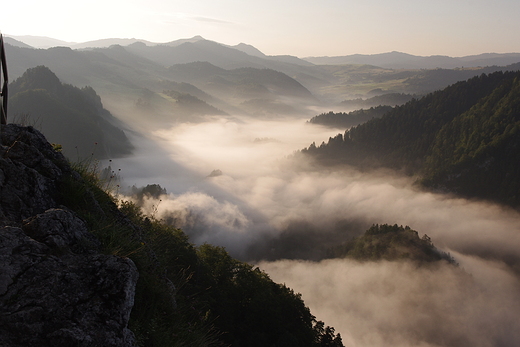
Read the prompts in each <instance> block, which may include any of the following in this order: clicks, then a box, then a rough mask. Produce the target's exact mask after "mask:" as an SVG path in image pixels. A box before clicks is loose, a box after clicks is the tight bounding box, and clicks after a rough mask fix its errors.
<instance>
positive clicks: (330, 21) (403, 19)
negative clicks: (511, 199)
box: [0, 0, 520, 57]
mask: <svg viewBox="0 0 520 347" xmlns="http://www.w3.org/2000/svg"><path fill="white" fill-rule="evenodd" d="M1 10H2V22H1V27H0V30H1V32H2V33H4V34H10V35H36V36H48V37H52V38H57V39H61V40H65V41H74V42H84V41H90V40H96V39H102V38H112V37H118V38H140V39H145V40H149V41H153V42H169V41H174V40H177V39H181V38H189V37H193V36H195V35H201V36H203V37H204V38H206V39H209V40H214V41H217V42H220V43H225V44H229V45H235V44H238V43H240V42H244V43H248V44H251V45H253V46H255V47H257V48H258V49H260V50H261V51H262V52H264V53H266V54H269V55H277V54H290V55H296V56H299V57H306V56H322V55H329V56H334V55H347V54H354V53H361V54H374V53H383V52H389V51H401V52H406V53H410V54H416V55H435V54H440V55H450V56H463V55H471V54H478V53H484V52H496V53H506V52H520V40H519V38H520V34H519V33H520V21H519V20H518V17H519V15H520V1H518V0H494V1H490V0H435V1H433V0H356V1H352V0H324V1H315V0H298V1H295V0H294V1H293V0H262V1H258V0H253V1H242V0H220V1H214V0H196V1H185V0H183V1H179V0H167V1H166V0H146V1H145V0H103V1H101V0H91V1H68V0H67V1H66V0H48V1H39V0H38V1H36V0H26V1H9V2H6V3H4V4H3V5H2V7H1Z"/></svg>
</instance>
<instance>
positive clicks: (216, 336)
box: [0, 124, 343, 347]
mask: <svg viewBox="0 0 520 347" xmlns="http://www.w3.org/2000/svg"><path fill="white" fill-rule="evenodd" d="M1 140H2V146H1V148H0V151H1V152H2V153H1V154H2V155H1V156H0V173H1V175H0V176H1V178H2V179H1V180H0V229H1V232H0V250H1V252H0V345H2V346H5V347H22V346H24V347H33V346H34V347H36V346H43V347H46V346H113V347H123V346H125V347H127V346H128V347H129V346H135V345H139V346H171V345H180V346H186V345H189V346H201V347H202V346H211V345H214V346H221V345H227V346H237V347H238V346H258V347H263V346H322V345H323V344H324V343H325V342H327V341H329V344H328V346H333V347H342V346H343V344H342V342H341V337H340V336H339V334H338V335H335V334H334V329H332V328H330V327H325V326H324V324H323V322H320V321H316V319H315V317H314V316H312V314H311V313H310V311H309V309H308V308H307V307H306V306H305V304H304V303H303V301H302V299H301V296H300V295H299V294H296V293H294V291H292V290H291V289H290V288H288V287H286V286H285V285H280V284H277V283H275V282H273V281H272V280H271V279H270V278H269V276H268V275H267V274H266V273H264V272H262V271H260V270H259V269H258V268H254V267H253V266H251V265H249V264H246V263H243V262H241V261H238V260H235V259H233V258H232V257H231V256H230V255H229V254H228V253H227V252H226V251H225V250H224V249H223V248H220V247H214V246H211V245H208V244H205V245H203V246H200V247H195V246H194V245H193V244H191V243H190V242H189V240H188V238H187V236H186V235H185V234H184V233H183V232H182V231H181V230H179V229H175V228H173V227H170V226H167V225H165V224H163V223H161V222H160V221H158V220H156V219H154V218H153V217H149V216H145V215H144V214H143V213H142V212H141V211H140V209H139V208H138V207H137V206H136V205H135V204H132V203H130V202H120V205H119V207H118V205H116V201H115V199H114V198H113V197H111V196H110V195H108V194H107V193H106V191H105V190H104V189H107V188H106V185H105V184H104V183H102V182H100V180H99V178H98V176H97V175H96V172H95V171H93V169H92V168H90V167H88V166H81V165H79V166H76V170H77V171H76V170H75V169H72V168H71V167H70V166H69V164H68V162H67V161H66V159H65V158H64V156H63V155H62V154H61V153H59V152H56V151H55V150H54V149H53V147H52V146H51V145H50V144H49V143H48V142H47V141H46V139H45V138H44V137H43V135H42V134H41V133H39V132H38V131H37V130H35V129H34V128H33V127H21V126H18V125H14V124H8V125H6V126H3V128H2V139H1ZM332 342H333V343H332Z"/></svg>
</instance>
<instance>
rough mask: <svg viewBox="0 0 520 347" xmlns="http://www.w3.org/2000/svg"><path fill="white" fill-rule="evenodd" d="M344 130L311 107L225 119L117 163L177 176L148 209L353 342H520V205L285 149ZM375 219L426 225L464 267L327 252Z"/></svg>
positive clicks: (142, 180) (140, 182)
mask: <svg viewBox="0 0 520 347" xmlns="http://www.w3.org/2000/svg"><path fill="white" fill-rule="evenodd" d="M337 132H338V131H337V130H331V129H327V128H323V127H319V126H315V125H311V124H306V123H305V120H301V119H300V120H295V119H279V120H254V119H251V118H242V119H239V118H236V117H235V118H215V119H213V120H211V121H208V122H205V123H198V124H181V125H177V126H173V127H171V128H170V129H161V130H156V131H154V132H153V133H152V134H151V135H150V136H149V137H148V138H145V137H138V136H136V137H135V138H134V143H135V144H136V147H137V148H138V150H137V152H136V155H135V156H134V157H132V158H126V159H118V160H116V161H114V162H113V163H112V164H111V165H112V167H113V168H121V176H122V178H123V183H122V185H124V186H131V185H136V186H138V187H139V186H145V185H147V184H160V185H161V186H162V187H164V188H166V190H167V191H168V194H167V195H163V196H161V197H159V199H154V198H145V201H144V207H145V209H147V211H148V212H149V213H151V214H153V215H154V216H155V217H158V218H161V219H164V220H165V221H167V222H169V223H172V224H173V225H175V226H177V227H180V228H182V229H183V230H184V231H185V232H186V233H187V234H188V235H190V239H191V241H192V242H194V243H196V244H201V243H204V242H209V243H212V244H215V245H220V246H224V247H225V248H226V249H227V250H228V251H229V252H230V253H231V254H232V255H233V256H235V257H237V258H239V259H243V260H247V261H251V262H255V263H257V264H259V266H260V267H261V268H262V269H264V270H265V271H266V272H267V273H268V274H269V275H270V276H271V277H272V278H273V279H274V280H275V281H277V282H281V283H286V284H287V285H288V286H290V287H291V288H293V289H294V290H295V291H297V292H301V293H302V295H303V299H304V300H305V302H306V303H307V305H309V307H310V308H311V312H312V313H313V314H314V315H316V316H317V318H318V319H320V320H323V321H325V322H326V324H328V325H331V326H334V327H335V328H336V331H337V332H340V333H341V335H342V337H343V339H344V343H345V345H346V346H388V345H392V346H513V345H520V329H519V328H520V295H519V294H520V282H519V277H518V274H519V273H520V266H519V264H520V251H519V249H520V215H519V213H518V212H517V211H514V210H510V209H506V208H502V207H500V206H497V205H493V204H489V203H484V202H478V201H468V200H465V199H460V198H456V197H452V196H446V195H439V194H434V193H430V192H424V191H420V190H419V189H418V188H417V187H415V186H414V184H413V179H412V178H409V177H402V176H399V175H397V174H395V173H391V172H387V171H384V170H380V171H377V172H371V173H366V172H359V171H357V170H355V169H352V168H347V167H344V168H340V169H334V170H332V169H321V170H318V169H316V168H313V167H312V165H310V164H309V163H304V162H301V161H299V162H296V160H295V159H294V158H289V159H288V158H287V157H288V156H290V155H291V154H292V153H293V152H294V151H295V150H298V149H301V148H303V147H306V146H308V145H309V144H310V143H312V142H316V143H317V144H319V143H321V142H322V141H326V140H327V139H328V138H329V136H334V135H336V134H337ZM375 223H379V224H382V223H388V224H399V225H409V226H410V227H411V228H413V229H415V230H417V231H418V232H419V233H420V234H427V235H428V236H430V237H431V239H432V241H433V243H434V245H435V246H436V247H438V248H440V249H442V250H443V251H446V252H450V253H451V254H452V255H453V256H454V257H455V259H456V261H457V262H459V263H460V266H459V267H456V266H453V265H449V264H447V263H440V264H437V265H432V266H428V267H418V266H416V265H414V264H411V263H408V262H372V263H359V262H354V261H351V260H339V259H329V260H323V257H324V254H325V252H326V250H327V249H328V248H329V247H331V246H334V245H337V244H338V243H340V242H343V241H346V240H348V239H349V238H351V237H353V236H357V235H360V234H361V233H363V232H364V231H365V230H366V229H367V228H368V227H370V226H371V225H372V224H375ZM309 260H313V261H309Z"/></svg>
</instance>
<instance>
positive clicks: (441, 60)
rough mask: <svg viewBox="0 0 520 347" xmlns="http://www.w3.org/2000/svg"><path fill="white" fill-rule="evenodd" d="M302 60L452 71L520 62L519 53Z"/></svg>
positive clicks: (374, 56) (307, 59)
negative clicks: (456, 56)
mask: <svg viewBox="0 0 520 347" xmlns="http://www.w3.org/2000/svg"><path fill="white" fill-rule="evenodd" d="M304 60H306V61H308V62H311V63H313V64H316V65H346V64H368V65H375V66H380V67H384V68H388V69H437V68H442V69H454V68H462V67H485V66H493V65H497V66H504V65H510V64H514V63H518V62H519V61H520V53H504V54H498V53H484V54H479V55H469V56H465V57H459V58H454V57H448V56H444V55H432V56H429V57H422V56H417V55H411V54H406V53H401V52H389V53H380V54H371V55H366V54H352V55H345V56H338V57H308V58H304Z"/></svg>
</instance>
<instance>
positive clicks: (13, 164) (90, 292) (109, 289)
mask: <svg viewBox="0 0 520 347" xmlns="http://www.w3.org/2000/svg"><path fill="white" fill-rule="evenodd" d="M2 145H3V146H2V149H1V157H0V346H132V345H133V344H134V336H133V333H132V332H131V331H130V330H129V329H128V327H127V325H128V320H129V317H130V312H131V309H132V307H133V302H134V292H135V285H136V282H137V278H138V272H137V269H136V267H135V265H134V263H133V262H132V261H131V260H129V259H127V258H121V257H116V256H112V255H104V254H100V253H99V251H98V250H99V247H100V245H99V241H98V240H97V239H96V238H95V237H94V236H93V235H92V234H91V233H90V232H89V231H88V230H87V226H86V224H85V222H84V221H83V220H82V219H80V218H79V217H78V216H76V215H75V213H74V212H72V211H70V210H68V209H67V208H66V207H64V206H60V205H59V201H60V199H59V196H60V194H59V187H60V182H61V180H62V179H63V177H64V176H65V175H69V176H70V175H72V176H74V173H73V172H72V171H71V169H70V167H69V166H68V164H67V162H66V160H65V158H64V157H63V156H62V155H61V154H60V153H59V152H56V151H54V150H53V148H52V146H51V145H50V144H49V143H47V141H46V140H45V138H44V137H43V135H41V133H39V132H38V131H36V130H35V129H33V128H31V127H29V128H24V127H20V126H16V125H7V126H5V127H4V128H3V129H2ZM78 179H79V178H78Z"/></svg>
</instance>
